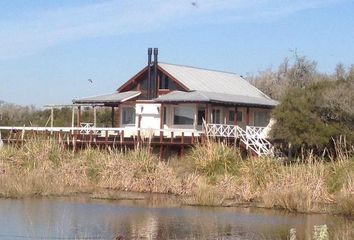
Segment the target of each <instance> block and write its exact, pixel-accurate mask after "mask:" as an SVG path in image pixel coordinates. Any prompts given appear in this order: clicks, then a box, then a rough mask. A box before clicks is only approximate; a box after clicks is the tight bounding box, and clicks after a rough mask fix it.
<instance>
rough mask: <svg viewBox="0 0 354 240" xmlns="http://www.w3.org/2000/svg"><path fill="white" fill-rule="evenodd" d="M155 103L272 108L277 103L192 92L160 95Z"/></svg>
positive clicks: (244, 97)
mask: <svg viewBox="0 0 354 240" xmlns="http://www.w3.org/2000/svg"><path fill="white" fill-rule="evenodd" d="M155 101H156V102H162V103H168V102H169V103H173V102H213V103H223V104H232V105H254V106H266V107H274V106H276V105H278V102H277V101H275V100H272V99H268V98H264V97H250V96H244V95H235V94H223V93H216V92H204V91H192V92H182V91H173V92H171V93H168V94H166V95H162V96H160V97H159V98H157V99H155Z"/></svg>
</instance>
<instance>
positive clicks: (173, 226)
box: [0, 195, 354, 239]
mask: <svg viewBox="0 0 354 240" xmlns="http://www.w3.org/2000/svg"><path fill="white" fill-rule="evenodd" d="M325 223H326V224H327V225H328V226H329V229H330V230H331V229H334V228H339V227H343V226H346V225H348V224H349V225H350V224H353V222H352V221H351V220H349V219H345V218H341V217H335V216H328V215H304V214H289V213H286V212H281V211H271V210H262V209H252V208H248V209H247V208H205V207H181V206H179V204H178V201H177V200H176V199H174V198H171V197H166V196H163V195H162V196H161V195H149V196H148V197H146V196H145V199H140V200H120V201H108V200H95V199H90V198H89V197H87V196H86V197H85V196H83V197H75V198H50V199H48V198H45V199H17V200H14V199H11V200H10V199H0V238H1V239H14V238H16V237H17V238H20V237H22V238H32V239H40V238H42V239H51V238H72V239H80V238H85V239H90V238H92V239H113V238H114V237H115V236H118V235H124V236H126V237H127V239H136V238H141V239H215V238H219V239H275V238H276V239H286V237H287V234H288V231H289V229H290V228H293V227H295V228H296V229H297V232H298V236H299V239H311V232H312V229H313V226H314V225H318V224H325ZM350 226H354V224H353V225H350Z"/></svg>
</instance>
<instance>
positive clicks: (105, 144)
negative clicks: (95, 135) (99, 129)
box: [104, 130, 108, 148]
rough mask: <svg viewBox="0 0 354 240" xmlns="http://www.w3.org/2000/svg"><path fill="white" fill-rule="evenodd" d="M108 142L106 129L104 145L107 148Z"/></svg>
mask: <svg viewBox="0 0 354 240" xmlns="http://www.w3.org/2000/svg"><path fill="white" fill-rule="evenodd" d="M107 144H108V130H106V132H105V136H104V146H105V147H106V148H107Z"/></svg>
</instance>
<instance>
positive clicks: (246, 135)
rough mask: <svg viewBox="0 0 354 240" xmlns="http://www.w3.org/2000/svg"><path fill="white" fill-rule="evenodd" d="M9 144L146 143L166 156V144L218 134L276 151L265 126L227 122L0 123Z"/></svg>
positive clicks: (199, 140) (232, 142) (113, 145)
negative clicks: (167, 125)
mask: <svg viewBox="0 0 354 240" xmlns="http://www.w3.org/2000/svg"><path fill="white" fill-rule="evenodd" d="M0 131H1V132H2V133H3V134H2V137H1V139H2V141H3V142H4V143H5V144H10V145H15V146H20V145H22V144H23V143H24V142H26V141H28V139H31V138H37V139H43V140H45V141H47V140H50V141H54V142H57V143H59V144H63V145H64V146H65V147H67V148H70V149H73V150H74V151H75V150H77V149H83V148H86V147H97V148H109V147H110V148H115V149H122V148H133V147H135V146H146V147H152V148H156V147H159V148H160V155H161V157H162V156H163V152H164V149H165V148H168V147H171V148H172V147H173V148H178V149H179V152H180V153H181V154H183V151H184V148H186V147H190V146H193V145H195V144H197V143H203V142H204V141H206V139H207V138H214V139H217V140H218V141H223V142H225V143H227V144H230V145H237V146H241V147H244V148H245V149H246V150H250V151H252V152H253V153H255V154H257V155H258V156H261V155H268V154H272V144H271V143H270V142H269V141H268V140H267V139H266V138H265V137H264V136H262V134H263V132H264V128H259V127H246V129H245V130H244V129H242V128H240V127H239V126H234V125H226V124H206V125H205V127H204V130H203V131H198V130H194V129H142V128H96V127H92V126H82V127H0Z"/></svg>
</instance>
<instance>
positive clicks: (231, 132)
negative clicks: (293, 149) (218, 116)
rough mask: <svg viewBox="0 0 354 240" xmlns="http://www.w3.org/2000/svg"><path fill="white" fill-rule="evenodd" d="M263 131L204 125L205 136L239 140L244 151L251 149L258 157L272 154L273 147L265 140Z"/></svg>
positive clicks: (261, 129) (261, 128)
mask: <svg viewBox="0 0 354 240" xmlns="http://www.w3.org/2000/svg"><path fill="white" fill-rule="evenodd" d="M265 130H266V128H264V127H253V126H247V127H246V130H244V129H243V128H241V127H239V126H237V125H227V124H209V123H208V124H204V131H205V134H206V135H207V136H212V137H228V138H235V139H238V138H239V139H240V141H241V142H242V143H244V144H245V145H246V149H251V150H252V151H254V152H255V153H256V154H257V155H258V156H262V155H272V154H273V145H272V144H271V143H270V142H269V141H268V140H267V139H266V134H265Z"/></svg>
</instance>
